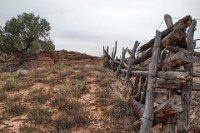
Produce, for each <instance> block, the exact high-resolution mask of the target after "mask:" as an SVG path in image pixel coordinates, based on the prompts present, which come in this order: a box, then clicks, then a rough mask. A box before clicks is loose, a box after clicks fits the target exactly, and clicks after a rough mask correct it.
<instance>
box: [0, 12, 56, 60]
mask: <svg viewBox="0 0 200 133" xmlns="http://www.w3.org/2000/svg"><path fill="white" fill-rule="evenodd" d="M50 29H51V27H50V24H49V22H48V21H47V20H46V19H43V18H40V16H35V15H34V14H33V13H23V14H22V15H18V16H17V18H15V17H13V18H11V19H10V20H8V21H7V22H6V23H5V27H4V28H3V29H0V44H1V45H2V46H3V47H2V48H3V49H2V50H4V51H5V52H7V53H20V54H21V55H22V56H25V55H26V54H27V53H29V54H30V53H31V52H32V53H34V54H35V53H38V52H40V51H44V50H47V49H44V48H45V47H48V48H49V49H48V50H49V51H53V50H54V45H53V43H52V40H51V39H50V36H49V33H50Z"/></svg>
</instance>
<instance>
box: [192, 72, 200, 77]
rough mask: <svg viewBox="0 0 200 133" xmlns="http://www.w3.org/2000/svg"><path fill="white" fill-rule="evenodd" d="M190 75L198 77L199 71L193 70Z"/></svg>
mask: <svg viewBox="0 0 200 133" xmlns="http://www.w3.org/2000/svg"><path fill="white" fill-rule="evenodd" d="M192 76H193V77H200V73H199V72H193V73H192Z"/></svg>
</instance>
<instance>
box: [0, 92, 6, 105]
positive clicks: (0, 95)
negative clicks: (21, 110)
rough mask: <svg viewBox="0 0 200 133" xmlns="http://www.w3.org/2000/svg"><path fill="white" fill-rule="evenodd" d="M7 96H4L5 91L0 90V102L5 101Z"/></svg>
mask: <svg viewBox="0 0 200 133" xmlns="http://www.w3.org/2000/svg"><path fill="white" fill-rule="evenodd" d="M6 98H7V95H6V94H5V91H3V90H2V89H0V102H1V101H4V100H6Z"/></svg>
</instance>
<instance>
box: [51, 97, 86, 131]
mask: <svg viewBox="0 0 200 133" xmlns="http://www.w3.org/2000/svg"><path fill="white" fill-rule="evenodd" d="M60 109H61V112H60V114H59V116H58V118H57V119H56V120H55V129H54V130H55V131H56V132H60V131H64V130H66V129H69V128H72V127H79V126H82V125H85V124H87V123H89V121H90V120H89V118H88V113H87V112H86V111H85V109H84V107H83V105H82V104H81V103H80V102H78V101H76V100H72V101H70V102H69V103H67V104H65V106H64V107H62V108H60Z"/></svg>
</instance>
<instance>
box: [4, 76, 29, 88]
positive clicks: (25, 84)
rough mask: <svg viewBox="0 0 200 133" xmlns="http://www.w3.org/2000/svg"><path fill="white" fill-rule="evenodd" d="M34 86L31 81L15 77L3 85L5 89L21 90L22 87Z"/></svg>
mask: <svg viewBox="0 0 200 133" xmlns="http://www.w3.org/2000/svg"><path fill="white" fill-rule="evenodd" d="M30 86H32V83H31V82H19V81H17V80H15V79H8V80H7V81H6V83H5V84H4V85H3V86H2V88H1V89H2V90H3V91H19V90H20V89H26V88H28V87H30Z"/></svg>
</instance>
